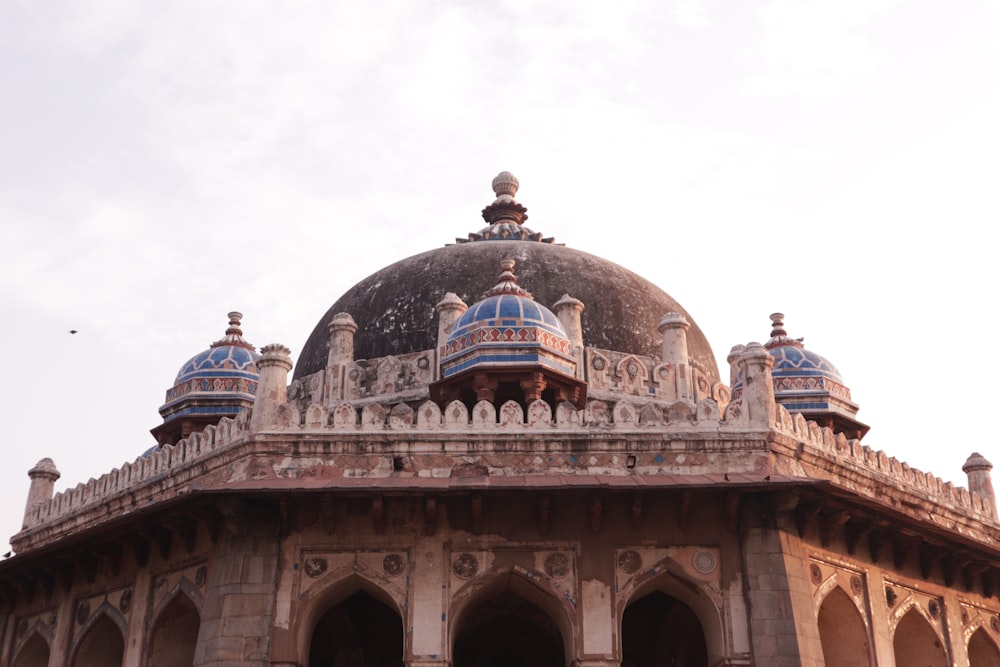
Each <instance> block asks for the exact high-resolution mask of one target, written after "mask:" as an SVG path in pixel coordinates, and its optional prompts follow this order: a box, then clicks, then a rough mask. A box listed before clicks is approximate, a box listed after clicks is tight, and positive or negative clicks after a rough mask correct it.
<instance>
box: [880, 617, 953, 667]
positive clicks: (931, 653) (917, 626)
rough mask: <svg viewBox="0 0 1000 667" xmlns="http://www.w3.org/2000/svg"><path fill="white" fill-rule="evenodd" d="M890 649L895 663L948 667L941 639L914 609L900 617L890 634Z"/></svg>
mask: <svg viewBox="0 0 1000 667" xmlns="http://www.w3.org/2000/svg"><path fill="white" fill-rule="evenodd" d="M892 649H893V653H894V655H895V656H896V664H897V665H920V667H948V656H947V655H945V652H944V647H943V646H941V639H940V638H939V637H938V634H937V633H936V632H935V631H934V628H932V627H931V625H930V623H928V622H927V620H926V619H925V618H924V617H923V616H921V615H920V613H919V612H918V611H917V610H916V609H910V611H908V612H906V615H905V616H903V618H902V619H900V621H899V624H898V625H897V626H896V633H895V634H894V635H893V636H892Z"/></svg>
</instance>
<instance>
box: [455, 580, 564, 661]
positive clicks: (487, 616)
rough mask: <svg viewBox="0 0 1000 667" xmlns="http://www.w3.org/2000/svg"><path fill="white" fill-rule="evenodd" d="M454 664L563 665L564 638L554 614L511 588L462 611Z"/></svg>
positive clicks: (456, 632) (457, 629)
mask: <svg viewBox="0 0 1000 667" xmlns="http://www.w3.org/2000/svg"><path fill="white" fill-rule="evenodd" d="M452 655H453V657H454V659H453V660H452V664H453V665H454V667H562V666H563V665H565V664H566V657H565V655H564V651H563V638H562V634H561V633H560V632H559V627H558V626H557V625H556V623H555V621H554V620H553V619H552V617H551V616H549V615H548V614H546V613H545V612H544V611H542V610H541V609H540V608H539V607H537V606H536V605H534V604H532V603H531V602H529V601H528V600H526V599H524V598H523V597H521V596H520V595H518V594H517V593H516V592H515V591H513V590H511V589H510V588H504V589H501V590H499V591H495V592H494V593H493V594H492V595H489V596H487V597H486V598H485V599H484V600H482V601H480V602H479V603H478V604H476V605H475V606H474V607H471V608H470V609H469V610H468V611H466V612H464V613H463V614H462V618H461V620H460V622H459V623H458V625H457V626H456V628H455V643H454V650H453V652H452Z"/></svg>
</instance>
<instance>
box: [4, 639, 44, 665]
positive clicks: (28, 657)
mask: <svg viewBox="0 0 1000 667" xmlns="http://www.w3.org/2000/svg"><path fill="white" fill-rule="evenodd" d="M11 664H12V667H48V665H49V644H48V642H47V641H45V639H43V638H42V636H41V635H39V634H38V633H37V632H36V633H34V634H32V636H31V639H29V640H28V641H27V642H25V644H24V646H22V647H21V650H20V651H18V653H17V658H15V659H14V662H13V663H11Z"/></svg>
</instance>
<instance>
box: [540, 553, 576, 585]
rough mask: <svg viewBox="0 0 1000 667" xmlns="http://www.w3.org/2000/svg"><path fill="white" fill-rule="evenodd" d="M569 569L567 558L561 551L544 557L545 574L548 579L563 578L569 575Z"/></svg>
mask: <svg viewBox="0 0 1000 667" xmlns="http://www.w3.org/2000/svg"><path fill="white" fill-rule="evenodd" d="M569 567H570V560H569V556H567V555H566V554H564V553H562V552H561V551H556V552H555V553H551V554H549V555H548V556H546V557H545V572H546V574H548V575H549V576H550V577H553V578H555V579H559V578H561V577H565V576H566V575H567V574H569Z"/></svg>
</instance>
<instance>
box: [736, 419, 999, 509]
mask: <svg viewBox="0 0 1000 667" xmlns="http://www.w3.org/2000/svg"><path fill="white" fill-rule="evenodd" d="M734 403H735V401H734ZM775 422H776V423H775V429H776V430H777V431H778V432H780V433H784V434H786V435H788V436H791V437H792V438H794V439H795V440H796V441H798V445H797V451H796V452H795V460H799V461H801V460H804V459H806V457H807V456H810V455H811V456H812V457H813V458H815V459H817V460H825V461H827V462H828V463H831V464H835V465H837V466H840V468H841V469H843V468H849V469H853V470H855V471H859V472H862V473H863V474H865V475H866V476H868V477H871V478H876V479H879V480H880V481H882V482H884V483H886V485H888V486H894V487H897V488H900V489H902V490H905V491H908V492H910V493H917V494H919V495H920V496H921V497H923V498H926V499H927V500H929V501H931V502H933V503H937V504H940V505H943V506H945V507H948V508H950V509H952V510H955V511H957V512H959V513H962V514H967V515H972V516H974V517H976V518H978V519H980V520H983V521H989V522H991V523H996V522H997V518H996V509H995V508H994V506H993V503H992V502H991V501H990V500H989V499H988V498H984V497H982V496H980V495H978V494H976V493H972V492H970V491H969V490H968V489H965V488H963V487H960V486H955V485H954V484H953V483H951V482H946V481H944V480H942V479H941V478H940V477H935V476H934V475H932V474H931V473H926V472H923V471H921V470H918V469H916V468H912V467H910V465H909V464H907V463H905V462H903V461H900V460H898V459H897V458H895V457H893V456H889V455H888V454H886V453H885V452H884V451H881V450H878V451H876V450H873V449H872V448H871V447H868V446H867V445H862V444H861V441H860V440H853V439H852V440H848V439H847V437H845V436H844V434H842V433H836V434H835V433H834V432H833V430H832V429H830V428H826V427H821V426H820V425H819V424H817V423H816V422H812V421H807V420H806V419H805V417H803V416H802V415H801V414H795V415H793V414H791V413H790V412H788V410H786V409H785V408H784V407H783V406H781V405H778V406H777V409H776V415H775ZM810 476H813V475H810Z"/></svg>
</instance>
